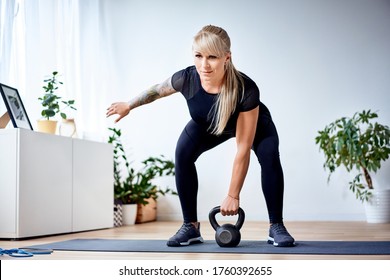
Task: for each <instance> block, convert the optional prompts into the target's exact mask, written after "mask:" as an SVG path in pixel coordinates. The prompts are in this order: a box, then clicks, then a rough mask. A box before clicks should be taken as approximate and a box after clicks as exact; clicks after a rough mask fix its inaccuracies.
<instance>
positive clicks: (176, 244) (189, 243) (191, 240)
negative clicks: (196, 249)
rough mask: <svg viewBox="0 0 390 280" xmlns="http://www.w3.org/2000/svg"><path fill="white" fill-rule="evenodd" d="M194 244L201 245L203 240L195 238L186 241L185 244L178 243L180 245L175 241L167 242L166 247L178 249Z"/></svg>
mask: <svg viewBox="0 0 390 280" xmlns="http://www.w3.org/2000/svg"><path fill="white" fill-rule="evenodd" d="M195 243H203V238H202V237H195V238H191V239H188V241H186V242H180V243H179V242H176V241H168V242H167V246H169V247H180V246H188V245H191V244H195Z"/></svg>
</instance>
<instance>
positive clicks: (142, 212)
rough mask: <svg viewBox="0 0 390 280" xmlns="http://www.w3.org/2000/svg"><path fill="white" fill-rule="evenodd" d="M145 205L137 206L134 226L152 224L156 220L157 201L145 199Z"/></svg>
mask: <svg viewBox="0 0 390 280" xmlns="http://www.w3.org/2000/svg"><path fill="white" fill-rule="evenodd" d="M147 201H148V202H149V203H148V204H146V205H142V204H138V206H137V208H138V209H137V219H136V220H135V223H136V224H141V223H147V222H153V221H155V220H157V201H156V200H155V199H153V198H149V199H147Z"/></svg>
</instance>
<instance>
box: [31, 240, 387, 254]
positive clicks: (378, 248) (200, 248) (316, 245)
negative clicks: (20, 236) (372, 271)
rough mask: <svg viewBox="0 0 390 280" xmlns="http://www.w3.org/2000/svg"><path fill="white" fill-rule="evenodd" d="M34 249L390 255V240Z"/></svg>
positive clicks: (117, 243)
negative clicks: (273, 244) (223, 245)
mask: <svg viewBox="0 0 390 280" xmlns="http://www.w3.org/2000/svg"><path fill="white" fill-rule="evenodd" d="M27 248H34V249H51V250H59V251H96V252H98V251H99V252H154V253H167V252H171V253H229V254H234V253H237V254H304V255H390V241H299V242H296V246H294V247H287V248H281V247H274V246H272V245H270V244H267V242H265V241H253V240H251V241H249V240H241V242H240V244H239V245H238V246H237V247H234V248H222V247H219V246H218V244H216V242H215V241H214V240H205V242H204V243H199V244H193V245H191V246H183V247H168V246H167V245H166V240H134V239H132V240H124V239H72V240H67V241H62V242H55V243H48V244H42V245H35V246H29V247H27Z"/></svg>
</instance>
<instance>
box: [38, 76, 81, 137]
mask: <svg viewBox="0 0 390 280" xmlns="http://www.w3.org/2000/svg"><path fill="white" fill-rule="evenodd" d="M57 75H58V72H57V71H54V72H53V73H52V76H51V77H50V78H47V79H45V80H44V82H45V83H46V84H45V85H44V86H43V89H44V90H45V93H44V95H43V96H41V97H39V98H38V100H39V101H41V105H42V107H43V109H42V111H41V116H42V117H43V119H42V120H39V121H38V130H39V131H41V132H46V133H51V134H55V132H56V129H57V120H52V119H51V118H54V117H55V116H56V115H57V114H60V116H61V118H62V119H66V118H67V115H66V114H65V113H64V110H65V109H67V108H70V109H72V110H76V108H75V107H74V103H75V101H74V100H68V101H63V100H62V101H61V102H60V99H61V97H60V96H58V95H57V94H56V91H57V90H58V85H62V84H63V82H61V81H59V80H58V78H57ZM60 103H62V104H64V105H65V107H64V108H62V109H61V108H60Z"/></svg>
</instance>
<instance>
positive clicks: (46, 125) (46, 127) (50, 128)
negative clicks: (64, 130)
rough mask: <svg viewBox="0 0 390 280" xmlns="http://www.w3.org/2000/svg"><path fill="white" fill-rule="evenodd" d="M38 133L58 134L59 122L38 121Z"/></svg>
mask: <svg viewBox="0 0 390 280" xmlns="http://www.w3.org/2000/svg"><path fill="white" fill-rule="evenodd" d="M37 125H38V131H39V132H44V133H49V134H56V131H57V121H52V120H38V123H37Z"/></svg>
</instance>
